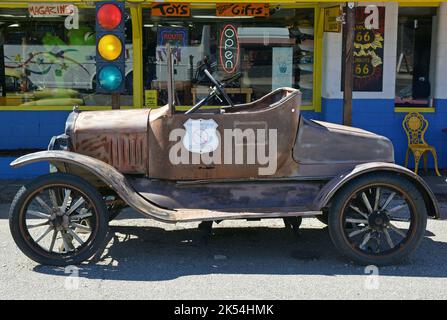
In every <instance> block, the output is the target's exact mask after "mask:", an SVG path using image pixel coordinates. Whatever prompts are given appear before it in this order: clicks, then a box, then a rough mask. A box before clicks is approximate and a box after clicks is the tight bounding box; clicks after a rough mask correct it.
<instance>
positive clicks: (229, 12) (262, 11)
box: [216, 3, 270, 17]
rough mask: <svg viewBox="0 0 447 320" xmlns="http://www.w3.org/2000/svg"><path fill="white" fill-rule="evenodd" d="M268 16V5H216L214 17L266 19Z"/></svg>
mask: <svg viewBox="0 0 447 320" xmlns="http://www.w3.org/2000/svg"><path fill="white" fill-rule="evenodd" d="M269 15H270V10H269V5H268V3H218V4H216V16H218V17H234V16H238V17H241V16H244V17H268V16H269Z"/></svg>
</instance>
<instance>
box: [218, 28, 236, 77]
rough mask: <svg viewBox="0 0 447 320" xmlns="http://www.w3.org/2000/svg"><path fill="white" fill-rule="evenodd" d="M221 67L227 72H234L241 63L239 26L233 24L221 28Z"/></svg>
mask: <svg viewBox="0 0 447 320" xmlns="http://www.w3.org/2000/svg"><path fill="white" fill-rule="evenodd" d="M219 58H220V59H219V61H220V67H221V69H222V70H223V71H225V72H226V73H234V72H235V71H236V69H237V67H238V65H239V39H238V36H237V28H236V27H235V26H234V25H232V24H227V25H225V26H224V27H223V28H222V29H221V30H220V41H219Z"/></svg>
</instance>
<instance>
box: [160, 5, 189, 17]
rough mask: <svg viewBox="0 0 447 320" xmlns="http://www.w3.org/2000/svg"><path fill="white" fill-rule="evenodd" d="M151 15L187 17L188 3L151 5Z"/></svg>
mask: <svg viewBox="0 0 447 320" xmlns="http://www.w3.org/2000/svg"><path fill="white" fill-rule="evenodd" d="M151 15H152V16H156V17H189V16H190V15H191V7H190V4H189V3H165V2H157V3H153V4H152V10H151Z"/></svg>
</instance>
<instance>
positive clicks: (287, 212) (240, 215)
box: [173, 208, 323, 222]
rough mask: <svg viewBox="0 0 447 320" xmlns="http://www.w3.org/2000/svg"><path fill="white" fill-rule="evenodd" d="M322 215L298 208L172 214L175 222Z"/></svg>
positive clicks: (179, 211) (181, 211) (187, 211)
mask: <svg viewBox="0 0 447 320" xmlns="http://www.w3.org/2000/svg"><path fill="white" fill-rule="evenodd" d="M321 214H323V212H322V211H301V210H300V208H268V209H267V210H266V209H265V208H263V209H259V210H256V209H250V210H247V209H244V210H238V209H232V210H225V211H216V210H203V209H179V210H175V213H174V214H173V215H174V216H175V220H176V221H177V222H193V221H214V220H236V219H267V218H284V217H313V216H318V215H321Z"/></svg>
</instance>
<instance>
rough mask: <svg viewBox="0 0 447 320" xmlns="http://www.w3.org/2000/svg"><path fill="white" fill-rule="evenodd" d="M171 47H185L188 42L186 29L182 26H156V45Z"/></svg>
mask: <svg viewBox="0 0 447 320" xmlns="http://www.w3.org/2000/svg"><path fill="white" fill-rule="evenodd" d="M168 43H169V44H170V45H171V46H172V47H185V46H186V45H187V44H188V29H187V28H183V27H175V28H174V27H158V28H157V45H158V46H166V45H167V44H168Z"/></svg>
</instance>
